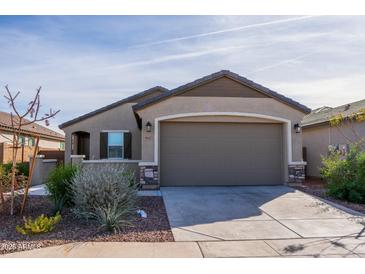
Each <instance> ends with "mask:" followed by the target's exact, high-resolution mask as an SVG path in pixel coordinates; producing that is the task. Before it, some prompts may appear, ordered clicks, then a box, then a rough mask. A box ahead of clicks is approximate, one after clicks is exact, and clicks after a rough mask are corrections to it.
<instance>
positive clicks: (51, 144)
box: [39, 139, 61, 149]
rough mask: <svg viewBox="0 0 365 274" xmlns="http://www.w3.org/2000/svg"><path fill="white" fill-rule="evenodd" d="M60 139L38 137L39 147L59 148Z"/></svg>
mask: <svg viewBox="0 0 365 274" xmlns="http://www.w3.org/2000/svg"><path fill="white" fill-rule="evenodd" d="M60 143H61V142H60V141H54V140H47V139H40V140H39V147H41V148H49V149H60V148H61V147H60Z"/></svg>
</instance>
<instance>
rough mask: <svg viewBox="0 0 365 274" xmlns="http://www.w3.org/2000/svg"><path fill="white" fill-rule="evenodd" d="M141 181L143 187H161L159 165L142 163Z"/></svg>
mask: <svg viewBox="0 0 365 274" xmlns="http://www.w3.org/2000/svg"><path fill="white" fill-rule="evenodd" d="M139 183H140V186H141V189H159V188H160V183H159V177H158V165H151V164H148V163H146V164H144V163H140V164H139Z"/></svg>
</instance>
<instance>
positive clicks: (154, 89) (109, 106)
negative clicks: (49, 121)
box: [58, 86, 168, 129]
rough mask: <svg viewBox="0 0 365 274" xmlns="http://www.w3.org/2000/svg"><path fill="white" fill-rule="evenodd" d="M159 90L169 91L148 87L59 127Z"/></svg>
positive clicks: (159, 87)
mask: <svg viewBox="0 0 365 274" xmlns="http://www.w3.org/2000/svg"><path fill="white" fill-rule="evenodd" d="M158 90H160V91H163V92H167V91H168V89H166V88H164V87H161V86H156V87H153V88H150V89H147V90H145V91H142V92H139V93H137V94H134V95H132V96H130V97H127V98H124V99H122V100H119V101H117V102H114V103H112V104H110V105H107V106H105V107H102V108H99V109H97V110H94V111H91V112H89V113H86V114H84V115H81V116H79V117H76V118H75V119H72V120H70V121H67V122H65V123H63V124H61V125H59V126H58V127H59V128H60V129H62V128H65V127H67V126H70V125H72V124H75V123H77V122H80V121H82V120H85V119H87V118H90V117H92V116H94V115H97V114H99V113H102V112H104V111H107V110H110V109H113V108H115V107H118V106H120V105H123V104H125V103H130V102H133V100H136V99H138V98H141V97H143V96H146V95H148V94H150V93H153V92H155V91H158Z"/></svg>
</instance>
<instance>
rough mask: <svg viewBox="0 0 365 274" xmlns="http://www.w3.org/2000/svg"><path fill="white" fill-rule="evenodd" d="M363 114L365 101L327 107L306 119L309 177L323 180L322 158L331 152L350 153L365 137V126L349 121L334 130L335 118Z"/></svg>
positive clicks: (304, 130)
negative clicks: (350, 149)
mask: <svg viewBox="0 0 365 274" xmlns="http://www.w3.org/2000/svg"><path fill="white" fill-rule="evenodd" d="M361 110H365V100H361V101H357V102H353V103H350V104H345V105H342V106H339V107H335V108H332V107H327V106H325V107H321V108H317V109H314V110H313V111H312V112H311V113H310V114H308V115H306V116H305V117H304V119H303V121H302V132H303V147H304V148H305V151H306V152H305V154H306V161H307V163H308V165H307V175H308V176H310V177H320V167H321V163H322V160H321V156H322V155H323V156H326V155H327V154H328V152H329V148H332V149H339V150H342V151H344V152H346V151H347V150H348V149H349V146H348V145H349V144H350V143H352V142H355V141H358V140H359V137H360V138H361V137H362V138H364V137H365V122H355V123H354V122H349V121H348V120H346V119H345V121H344V123H342V125H341V126H339V127H331V126H330V122H329V121H330V119H331V118H332V117H335V116H337V115H339V114H342V116H343V117H344V118H346V117H348V116H349V115H351V114H354V113H357V112H359V111H361ZM350 123H351V124H350ZM357 135H358V136H357Z"/></svg>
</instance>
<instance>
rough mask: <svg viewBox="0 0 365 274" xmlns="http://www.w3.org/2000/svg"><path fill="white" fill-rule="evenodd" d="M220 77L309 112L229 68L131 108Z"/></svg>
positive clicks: (160, 99)
mask: <svg viewBox="0 0 365 274" xmlns="http://www.w3.org/2000/svg"><path fill="white" fill-rule="evenodd" d="M222 77H226V78H229V79H231V80H234V81H236V82H238V83H240V84H242V85H244V86H246V87H249V88H251V89H252V90H255V91H257V92H258V93H261V94H263V95H265V96H267V97H270V98H274V99H276V100H278V101H280V102H282V103H284V104H287V105H289V106H291V107H293V108H295V109H297V110H299V111H301V112H303V113H309V112H310V109H309V108H308V107H306V106H304V105H302V104H300V103H298V102H296V101H294V100H292V99H290V98H288V97H286V96H284V95H282V94H279V93H277V92H275V91H273V90H271V89H269V88H266V87H264V86H262V85H260V84H257V83H255V82H253V81H251V80H249V79H247V78H244V77H242V76H240V75H238V74H236V73H233V72H231V71H229V70H222V71H219V72H216V73H213V74H210V75H208V76H205V77H203V78H200V79H197V80H195V81H193V82H190V83H188V84H185V85H182V86H180V87H177V88H175V89H173V90H171V91H169V92H166V93H163V94H161V95H159V96H156V97H154V98H151V99H148V100H145V101H143V102H141V103H138V104H136V105H134V106H133V110H135V111H137V110H139V109H143V108H145V107H148V106H150V105H153V104H156V103H158V102H160V101H163V100H166V99H168V98H169V97H171V96H178V95H181V94H183V93H184V92H186V91H189V90H192V89H194V88H197V87H199V86H202V85H206V84H208V83H211V82H213V81H215V80H217V79H220V78H222Z"/></svg>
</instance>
